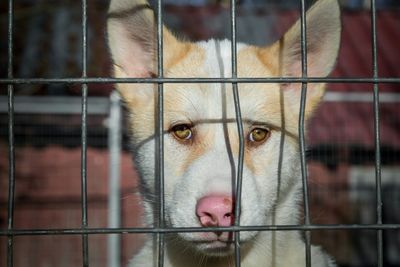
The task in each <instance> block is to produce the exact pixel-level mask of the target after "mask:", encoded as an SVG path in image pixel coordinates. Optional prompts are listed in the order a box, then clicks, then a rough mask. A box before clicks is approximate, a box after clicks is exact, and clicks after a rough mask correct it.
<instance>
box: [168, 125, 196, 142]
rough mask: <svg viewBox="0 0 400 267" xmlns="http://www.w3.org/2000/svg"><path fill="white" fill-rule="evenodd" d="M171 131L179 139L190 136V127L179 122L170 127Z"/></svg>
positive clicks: (187, 138)
mask: <svg viewBox="0 0 400 267" xmlns="http://www.w3.org/2000/svg"><path fill="white" fill-rule="evenodd" d="M171 131H172V133H173V134H174V136H175V137H176V138H178V139H180V140H190V139H191V138H192V129H191V128H190V126H189V125H186V124H179V125H176V126H174V127H172V129H171Z"/></svg>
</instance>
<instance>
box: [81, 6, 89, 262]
mask: <svg viewBox="0 0 400 267" xmlns="http://www.w3.org/2000/svg"><path fill="white" fill-rule="evenodd" d="M82 78H87V0H82ZM87 95H88V85H87V84H86V83H83V84H82V117H81V123H82V132H81V141H82V150H81V190H82V191H81V198H82V199H81V203H82V228H83V229H86V228H87V226H88V220H87V218H88V215H87V214H88V212H87ZM82 254H83V255H82V256H83V266H84V267H88V266H89V241H88V235H87V234H83V235H82Z"/></svg>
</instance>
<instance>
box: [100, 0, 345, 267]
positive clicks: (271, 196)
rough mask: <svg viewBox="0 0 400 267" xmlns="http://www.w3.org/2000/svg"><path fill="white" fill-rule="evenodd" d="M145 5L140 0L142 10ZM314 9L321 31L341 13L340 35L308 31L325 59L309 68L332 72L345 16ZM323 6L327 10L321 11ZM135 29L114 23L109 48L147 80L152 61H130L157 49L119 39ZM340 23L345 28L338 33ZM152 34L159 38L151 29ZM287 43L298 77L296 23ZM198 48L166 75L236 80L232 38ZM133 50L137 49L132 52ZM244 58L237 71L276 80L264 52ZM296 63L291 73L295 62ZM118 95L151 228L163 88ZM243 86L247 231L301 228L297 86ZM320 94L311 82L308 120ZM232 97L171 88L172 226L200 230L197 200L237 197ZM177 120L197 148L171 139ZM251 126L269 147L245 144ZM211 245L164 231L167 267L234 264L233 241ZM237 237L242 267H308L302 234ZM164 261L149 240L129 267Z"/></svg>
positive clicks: (241, 53)
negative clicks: (262, 132) (266, 131)
mask: <svg viewBox="0 0 400 267" xmlns="http://www.w3.org/2000/svg"><path fill="white" fill-rule="evenodd" d="M113 1H114V2H115V1H117V0H113ZM143 2H144V1H143V0H138V2H137V4H140V3H143ZM125 4H129V3H128V2H127V1H125V0H124V1H122V2H121V5H118V4H114V5H113V4H112V5H111V7H112V8H111V10H112V11H113V9H116V10H117V11H118V9H121V8H122V7H123V6H124V5H125ZM317 5H318V7H315V8H312V9H311V12H309V14H310V18H308V24H309V25H310V27H311V28H313V26H314V28H315V29H316V30H317V31H320V29H324V28H323V27H322V26H320V25H319V24H318V23H320V20H319V19H317V18H318V16H317V15H318V14H319V13H321V14H327V16H325V19H326V17H329V12H328V11H327V10H333V12H331V13H335V12H336V14H334V15H331V18H328V19H327V23H329V25H330V27H329V29H333V30H332V31H333V33H332V34H330V32H325V33H324V38H323V40H322V41H321V40H320V39H319V35H318V34H317V33H314V34H310V40H308V41H309V42H308V44H309V46H310V47H312V51H311V52H310V54H311V55H310V58H311V59H312V58H316V59H317V58H318V60H315V61H316V63H315V64H313V63H312V62H310V63H309V65H310V68H309V70H310V72H311V73H317V74H320V75H327V74H329V72H330V71H331V69H332V67H333V65H334V61H335V58H336V54H337V48H338V42H339V37H338V33H340V23H339V19H338V16H339V10H338V7H337V2H336V0H320V1H319V4H317ZM116 7H118V8H116ZM319 9H322V10H323V11H324V12H320V11H319ZM336 9H337V10H336ZM127 10H129V6H128V7H127ZM139 16H140V15H139ZM131 21H140V22H141V23H142V24H141V25H140V27H141V28H143V27H145V23H146V21H149V18H148V17H144V18H143V17H142V18H140V17H139V18H133V19H131ZM121 22H122V23H121ZM128 22H129V21H128ZM135 25H136V24H135ZM135 25H131V26H130V27H131V28H130V29H129V31H128V30H126V29H125V31H124V30H123V29H119V28H120V27H122V28H124V27H127V25H126V23H124V21H119V20H118V19H114V20H112V21H111V22H109V29H108V31H109V35H110V47H111V52H112V55H113V59H114V61H115V63H116V67H115V73H116V76H118V77H127V76H128V77H129V76H131V77H142V76H143V75H144V74H145V75H146V74H148V73H155V72H154V69H151V67H150V66H152V64H149V63H148V62H146V59H145V57H130V56H131V55H141V54H142V53H143V55H145V56H146V57H149V58H152V56H154V55H153V53H154V51H153V48H150V49H148V50H146V49H145V48H146V47H148V46H144V45H143V44H141V43H140V42H139V41H137V40H136V39H132V40H131V39H129V38H126V36H124V37H123V36H119V35H120V34H123V33H124V32H130V33H132V34H133V35H135V36H138V35H139V33H138V32H136V31H137V30H135V27H137V26H135ZM315 25H319V26H318V27H316V26H315ZM335 25H336V27H338V28H339V29H336V28H335ZM150 28H151V27H150ZM166 34H168V35H167V37H168V39H167V40H166V43H165V44H164V45H165V47H167V49H168V50H167V52H168V53H170V54H169V55H168V59H169V60H176V57H174V56H175V54H174V53H176V54H179V52H181V51H182V50H183V49H185V46H184V45H183V44H182V43H180V42H178V41H177V40H176V39H174V38H173V37H172V35H169V33H168V32H166ZM307 34H309V33H307ZM148 36H152V34H151V32H150V33H149V34H148ZM316 37H318V38H316ZM139 39H140V38H139ZM118 40H120V41H121V42H122V44H120V43H119V42H118ZM282 40H284V41H283V42H282V51H283V56H285V55H289V56H287V58H284V61H283V68H284V69H283V72H286V71H287V72H292V74H294V75H297V76H299V75H301V73H300V72H299V68H298V67H296V64H297V65H298V47H299V46H298V44H297V43H295V42H296V41H297V40H299V29H298V24H296V25H295V26H294V27H293V28H292V29H291V30H290V31H289V32H288V34H286V35H285V37H284V39H282ZM150 41H151V40H146V42H150ZM330 41H331V42H332V43H331V44H330V45H329V48H328V50H331V51H332V54H330V52H329V51H325V50H324V43H327V42H328V43H329V42H330ZM192 46H193V47H194V48H193V49H191V50H189V52H187V54H185V55H184V57H183V58H179V61H178V63H176V64H175V65H173V66H172V67H170V68H169V69H167V70H166V71H165V75H166V76H167V77H221V78H222V77H231V75H232V72H231V69H232V68H231V62H232V58H231V43H230V41H228V40H223V41H216V40H210V41H203V42H198V43H195V44H193V45H192ZM141 47H142V48H141ZM186 48H187V47H186ZM132 49H133V50H135V51H134V52H129V51H131V50H132ZM246 49H247V50H246ZM249 49H250V50H249ZM335 49H336V51H335ZM142 50H143V51H142ZM124 51H125V52H124ZM249 51H250V52H249ZM266 51H267V52H266V53H267V54H268V53H269V54H268V55H269V56H270V57H271V59H273V58H274V57H275V58H276V57H278V55H276V54H274V53H277V52H278V51H280V50H271V51H272V52H271V51H270V50H266ZM274 51H275V52H274ZM246 53H247V54H246ZM237 54H238V58H240V60H239V59H238V64H242V65H240V70H238V72H239V73H238V75H239V76H244V77H260V76H261V77H264V76H266V77H268V76H272V75H273V74H272V73H273V71H274V70H273V69H270V68H268V67H267V66H266V65H268V64H264V63H265V62H264V63H263V62H262V61H263V60H262V59H260V58H259V55H257V56H256V54H257V52H255V50H254V51H253V50H251V47H250V46H248V45H245V44H241V43H239V44H237ZM249 57H250V58H249ZM121 59H123V60H121ZM264 60H265V59H264ZM291 60H292V61H293V66H295V67H294V68H292V64H290V62H291ZM296 60H297V61H296ZM275 61H276V62H277V60H275ZM275 61H273V60H272V61H271V62H272V63H270V64H277V63H276V62H275ZM274 62H275V63H274ZM164 63H165V62H164ZM243 64H245V65H244V66H243ZM131 65H132V66H131ZM285 68H286V69H285ZM293 71H294V73H293ZM118 89H119V91H120V92H121V94H122V96H123V97H124V100H125V101H126V103H127V108H128V110H129V112H130V118H129V122H130V124H131V125H130V127H131V130H132V135H133V138H132V142H133V146H134V154H135V160H136V163H137V166H138V168H139V171H140V176H141V183H142V194H143V197H144V199H145V201H144V208H145V221H146V224H147V225H148V226H150V227H151V226H153V224H155V222H157V220H158V219H157V214H158V213H157V212H156V208H157V203H154V202H153V201H154V200H156V199H157V197H154V196H155V195H156V194H157V191H156V188H157V186H156V183H155V180H156V179H155V176H156V173H155V166H156V161H155V158H156V155H155V152H156V150H155V147H156V140H155V134H156V132H157V131H156V129H155V127H154V125H155V123H154V117H155V114H154V112H155V111H154V108H153V107H154V106H155V103H156V101H155V99H156V94H155V91H156V90H154V89H156V87H154V86H152V85H145V86H142V85H135V84H133V85H130V84H119V85H118ZM238 89H239V95H240V108H241V115H242V118H243V128H244V136H245V139H246V141H245V145H246V148H245V160H244V164H243V185H242V198H241V200H242V202H241V217H240V225H242V226H259V225H296V224H299V203H298V202H299V200H300V199H301V195H300V193H301V174H300V173H301V172H300V155H299V147H298V142H297V139H296V135H297V130H298V128H297V118H298V117H297V116H298V108H297V107H298V102H299V99H300V94H299V90H298V85H289V86H288V87H281V86H280V85H278V84H259V83H258V84H239V85H238ZM322 94H323V86H321V85H314V84H313V85H310V87H309V92H308V95H309V96H310V98H309V102H308V103H307V107H306V118H308V117H309V115H310V113H312V111H313V110H314V108H315V106H316V105H317V103H318V102H319V98H320V96H321V95H322ZM233 99H234V98H233V93H232V85H231V84H223V83H205V84H193V83H191V84H165V85H164V106H165V110H164V130H165V131H166V132H167V133H166V134H165V135H164V155H165V157H164V178H165V184H164V185H165V188H164V191H165V192H164V193H165V194H164V199H165V224H166V226H167V227H201V224H200V222H199V218H198V217H197V216H196V204H197V201H198V200H199V199H201V198H202V197H204V196H208V195H215V194H223V195H232V192H234V189H235V186H234V180H235V178H236V171H237V167H238V146H239V145H238V143H239V142H238V132H237V125H236V121H235V119H236V116H235V103H234V100H233ZM149 107H152V108H149ZM176 123H192V124H193V129H194V132H193V135H194V141H193V144H190V145H188V144H183V143H181V142H179V141H177V140H176V138H174V137H173V134H172V133H171V132H168V130H169V129H170V127H171V125H174V124H176ZM254 123H257V125H258V124H261V125H263V126H268V127H270V130H271V135H270V137H269V138H268V140H267V141H266V142H264V143H262V144H259V145H258V146H256V147H251V145H249V144H248V143H249V142H248V136H249V132H250V131H251V129H252V127H254V125H253V124H254ZM213 238H215V234H214V233H206V232H198V233H176V234H167V235H166V236H165V242H166V246H165V265H164V266H166V267H188V266H190V267H191V266H193V267H196V266H199V267H200V266H208V267H222V266H224V267H226V266H234V253H233V252H234V246H233V244H229V243H227V245H226V249H221V250H218V249H215V248H213V247H212V245H210V242H205V241H210V240H212V239H213ZM240 240H241V266H243V267H253V266H254V267H259V266H266V267H269V266H271V267H272V266H305V244H304V242H303V240H302V237H301V234H300V233H299V232H297V231H260V232H257V231H243V232H241V233H240ZM227 241H229V240H227ZM311 254H312V255H311V256H312V266H316V267H325V266H335V264H334V262H333V261H332V260H331V259H330V257H329V256H327V255H326V254H325V253H324V252H322V251H321V249H319V248H318V247H315V246H312V248H311ZM157 255H158V254H157V244H156V243H155V242H154V239H153V238H152V236H150V235H149V239H148V241H147V242H146V244H145V245H144V247H143V248H142V249H141V250H140V252H139V253H138V254H137V255H135V256H134V258H133V259H132V261H131V263H130V265H129V266H130V267H133V266H139V267H145V266H157Z"/></svg>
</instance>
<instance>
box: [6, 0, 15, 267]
mask: <svg viewBox="0 0 400 267" xmlns="http://www.w3.org/2000/svg"><path fill="white" fill-rule="evenodd" d="M13 20H14V2H13V0H9V1H8V36H7V37H8V63H7V77H8V78H13V75H14V73H13V48H14V47H13V31H14V24H13V23H14V21H13ZM7 89H8V161H9V164H8V214H7V222H8V226H7V229H8V230H9V231H12V230H13V228H14V194H15V151H14V85H13V84H8V85H7ZM7 241H8V242H7V266H8V267H12V266H14V235H13V234H9V235H8V240H7Z"/></svg>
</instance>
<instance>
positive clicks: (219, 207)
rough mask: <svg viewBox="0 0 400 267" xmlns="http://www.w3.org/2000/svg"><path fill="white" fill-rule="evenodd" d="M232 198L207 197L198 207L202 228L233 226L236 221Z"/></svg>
mask: <svg viewBox="0 0 400 267" xmlns="http://www.w3.org/2000/svg"><path fill="white" fill-rule="evenodd" d="M232 202H233V201H232V198H231V197H230V196H205V197H203V198H201V199H200V200H199V201H198V202H197V205H196V215H197V217H198V218H199V220H200V223H201V225H202V226H205V227H212V226H231V225H232V224H233V221H234V215H233V203H232Z"/></svg>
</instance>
